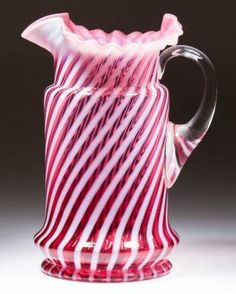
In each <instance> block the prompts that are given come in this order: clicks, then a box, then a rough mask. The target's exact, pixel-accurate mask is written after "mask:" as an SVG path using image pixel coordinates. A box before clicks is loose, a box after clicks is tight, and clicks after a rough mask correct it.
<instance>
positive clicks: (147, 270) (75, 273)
mask: <svg viewBox="0 0 236 294" xmlns="http://www.w3.org/2000/svg"><path fill="white" fill-rule="evenodd" d="M41 267H42V271H43V272H44V273H45V274H47V275H49V276H52V277H56V278H61V279H67V280H72V281H84V282H131V281H140V280H148V279H153V278H158V277H162V276H164V275H166V274H168V273H169V272H170V270H171V268H172V264H171V262H170V261H169V260H167V259H164V260H161V261H159V262H158V263H157V264H155V265H154V266H146V267H143V268H142V269H138V268H137V267H136V268H135V267H131V268H129V269H128V270H126V271H125V270H123V269H122V267H120V269H119V268H117V267H116V268H115V269H113V270H112V271H108V270H107V269H105V268H104V267H101V268H99V267H98V268H97V270H91V269H90V268H89V266H86V267H85V266H84V267H82V268H81V269H79V270H76V269H75V268H73V267H62V266H60V265H55V264H54V263H52V261H51V260H49V259H45V260H44V261H43V262H42V265H41Z"/></svg>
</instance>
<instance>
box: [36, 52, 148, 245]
mask: <svg viewBox="0 0 236 294" xmlns="http://www.w3.org/2000/svg"><path fill="white" fill-rule="evenodd" d="M141 59H142V57H140V59H138V58H137V60H136V62H134V63H133V65H132V67H131V68H132V69H133V68H135V67H136V66H137V64H138V63H139V62H140V61H141ZM123 63H124V62H122V64H121V65H120V67H122V66H123ZM144 65H145V63H144ZM137 82H138V81H135V83H134V86H133V87H131V88H130V89H129V91H128V93H126V94H125V95H127V96H129V95H134V94H133V93H134V91H135V86H136V84H137ZM121 86H122V85H121ZM101 91H102V90H101ZM97 93H98V95H96V94H97ZM96 94H94V95H96V96H95V97H97V96H99V95H101V93H100V91H98V92H96ZM127 100H128V99H127ZM109 125H110V124H109ZM115 135H116V134H115ZM98 137H100V136H98ZM93 143H94V142H93ZM78 144H80V141H78V142H77V144H76V146H74V150H76V148H78V146H77V145H78ZM91 145H92V144H91ZM92 146H94V144H93V145H92ZM64 148H66V146H65V147H64ZM94 149H95V148H93V150H94ZM59 152H61V153H62V154H63V152H64V151H63V150H59V151H58V153H59ZM59 160H60V158H58V157H56V158H55V161H59ZM71 160H72V156H71V155H69V158H68V159H67V161H66V164H67V167H68V166H69V164H70V163H71ZM67 167H65V166H63V167H62V169H61V178H62V177H63V175H64V174H65V172H66V171H67ZM78 168H79V167H78V166H77V165H76V167H75V168H74V171H78ZM59 184H60V183H59V182H58V181H57V182H56V183H55V186H54V189H53V192H52V196H51V197H50V202H49V209H48V213H47V216H46V221H45V223H44V226H43V228H42V229H41V230H40V231H39V233H38V234H37V235H36V236H35V238H37V236H38V235H39V234H40V233H41V232H42V231H43V230H44V229H45V227H46V226H47V224H48V220H49V216H50V213H51V207H52V203H53V201H54V197H55V195H54V194H55V192H56V189H55V187H57V188H58V186H59ZM68 189H69V187H68ZM62 201H63V200H62ZM53 216H55V214H54V215H53ZM47 232H48V230H47ZM47 232H46V233H45V234H47ZM45 234H43V235H42V236H41V238H40V239H39V241H38V242H37V243H40V242H41V240H42V239H43V238H44V236H45Z"/></svg>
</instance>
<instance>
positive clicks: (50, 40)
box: [23, 14, 209, 282]
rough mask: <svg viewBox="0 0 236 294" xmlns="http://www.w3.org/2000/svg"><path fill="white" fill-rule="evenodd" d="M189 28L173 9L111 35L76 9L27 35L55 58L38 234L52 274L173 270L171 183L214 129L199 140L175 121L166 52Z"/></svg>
mask: <svg viewBox="0 0 236 294" xmlns="http://www.w3.org/2000/svg"><path fill="white" fill-rule="evenodd" d="M158 34H159V35H158ZM180 34H182V29H181V25H180V24H179V23H178V21H177V19H176V18H175V17H174V16H172V15H165V17H164V19H163V23H162V28H161V31H160V32H151V33H146V34H141V33H138V32H136V33H132V34H130V35H124V34H123V33H121V32H119V31H114V32H113V33H111V34H109V37H108V34H106V33H104V32H103V31H101V30H94V31H88V30H87V29H85V28H84V27H81V26H77V25H75V24H74V23H73V22H72V21H71V20H70V19H69V15H68V14H57V15H52V16H48V17H45V18H42V19H40V20H38V21H36V22H35V23H33V24H32V25H31V26H30V27H29V28H27V30H26V31H25V32H24V33H23V37H25V38H27V39H29V40H31V41H33V42H35V43H37V44H38V45H40V46H43V47H44V48H46V49H47V50H49V51H50V52H51V53H52V54H53V56H54V62H55V78H54V83H53V84H52V85H50V86H48V87H47V88H46V90H45V95H44V114H45V187H46V217H45V222H44V225H43V227H42V228H41V230H40V231H39V232H38V233H37V234H36V235H35V237H34V242H35V243H36V245H37V246H38V247H39V248H40V249H41V251H42V252H43V254H44V255H45V257H46V259H45V261H44V262H43V263H42V269H43V271H44V272H45V273H47V274H49V275H52V276H56V277H62V278H66V279H74V280H88V281H106V282H109V281H132V280H140V279H148V278H152V277H158V276H162V275H164V274H166V273H168V272H169V271H170V269H171V263H170V261H168V260H167V256H168V255H169V253H170V252H171V250H172V248H173V247H175V246H176V245H177V243H178V241H179V238H178V236H177V234H176V233H175V231H174V230H173V229H172V228H171V226H170V224H169V221H168V209H167V208H168V200H167V190H168V188H169V187H170V186H171V185H172V184H173V182H174V181H175V179H176V177H177V175H178V173H179V171H180V169H181V167H182V166H183V164H184V163H185V161H186V159H187V158H188V156H189V155H190V153H191V152H192V150H193V149H194V148H195V147H196V145H197V144H198V142H199V141H200V139H201V138H202V137H203V135H204V133H205V130H206V127H205V129H204V128H202V129H201V132H199V133H198V134H197V136H195V135H194V133H193V131H192V132H191V134H192V137H190V136H188V133H187V131H186V130H187V126H184V128H182V127H179V126H178V125H176V126H175V125H174V124H172V123H170V122H169V118H168V117H169V94H168V90H167V88H166V87H165V86H163V85H162V84H161V83H160V81H159V80H160V74H161V70H162V68H161V64H160V60H159V52H160V50H162V49H164V47H165V46H166V45H175V44H176V43H177V40H178V36H179V35H180ZM133 40H135V42H134V41H133ZM157 45H158V46H157ZM195 121H196V118H195ZM208 125H209V119H208ZM205 126H207V123H205ZM207 127H208V126H207Z"/></svg>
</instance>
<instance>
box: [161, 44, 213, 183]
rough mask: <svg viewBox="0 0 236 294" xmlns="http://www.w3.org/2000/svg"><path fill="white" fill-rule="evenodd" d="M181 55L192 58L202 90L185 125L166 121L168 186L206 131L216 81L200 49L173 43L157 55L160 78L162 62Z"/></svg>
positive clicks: (211, 66)
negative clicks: (202, 79) (199, 69)
mask: <svg viewBox="0 0 236 294" xmlns="http://www.w3.org/2000/svg"><path fill="white" fill-rule="evenodd" d="M178 56H183V57H186V58H189V59H191V60H193V61H195V62H196V63H197V64H198V65H199V67H200V68H201V71H202V73H203V76H204V85H205V86H204V92H203V96H202V100H201V103H200V106H199V108H198V110H197V112H196V114H195V115H194V116H193V118H192V119H190V121H188V122H187V123H185V124H174V123H172V122H168V127H167V136H166V179H167V187H168V188H169V187H171V186H172V185H173V184H174V182H175V180H176V179H177V177H178V175H179V173H180V171H181V168H182V167H183V165H184V164H185V162H186V160H187V159H188V157H189V156H190V154H191V153H192V151H193V150H194V149H195V148H196V146H197V145H198V143H199V142H200V141H201V140H202V138H203V137H204V135H205V133H206V131H207V130H208V128H209V126H210V124H211V121H212V118H213V115H214V112H215V107H216V100H217V80H216V75H215V70H214V67H213V64H212V63H211V61H210V59H209V58H208V57H207V56H206V55H205V54H204V53H203V52H201V51H200V50H198V49H196V48H193V47H190V46H185V45H177V46H173V47H170V48H167V49H166V50H164V51H163V52H162V53H161V55H160V60H159V62H160V70H161V71H160V78H161V77H162V75H163V73H164V70H165V67H166V64H167V63H168V61H169V60H171V59H172V58H174V57H178Z"/></svg>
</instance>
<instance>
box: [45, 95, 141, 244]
mask: <svg viewBox="0 0 236 294" xmlns="http://www.w3.org/2000/svg"><path fill="white" fill-rule="evenodd" d="M144 94H145V93H144ZM143 98H144V95H143V96H141V97H139V103H137V105H135V106H136V107H134V109H132V112H131V114H129V115H127V117H126V118H125V120H124V121H123V122H122V124H121V126H120V127H119V133H120V134H121V133H122V132H123V131H124V130H125V128H126V127H127V124H129V122H130V120H131V119H132V116H131V115H132V113H133V112H135V111H137V109H138V107H139V106H140V105H141V103H142V102H143V101H142V99H143ZM120 114H121V113H119V115H120ZM109 126H110V124H109ZM117 131H118V129H117ZM117 131H116V133H115V135H113V136H112V138H111V139H110V141H109V142H107V144H106V146H105V147H104V148H103V149H102V151H101V152H100V154H99V156H97V157H96V158H95V160H94V161H93V163H92V164H91V165H90V167H89V168H88V169H87V170H86V172H85V174H84V175H83V177H82V178H81V179H80V182H79V183H78V184H77V186H76V188H75V190H74V191H73V193H72V195H71V197H70V200H69V201H68V203H67V206H66V208H65V209H64V211H63V215H62V218H61V220H60V223H59V225H58V227H57V229H56V231H55V232H54V234H53V236H52V237H53V238H54V239H55V238H56V237H57V236H58V235H59V234H60V232H61V230H62V229H63V226H64V224H65V222H66V220H67V218H68V217H69V215H70V212H71V209H72V207H73V205H74V203H75V201H76V199H77V197H78V194H79V193H80V192H81V190H82V189H83V185H81V184H80V183H81V182H86V181H87V180H88V179H89V178H90V177H91V175H92V174H93V173H94V171H95V169H96V168H97V167H98V166H99V164H100V162H101V161H102V160H103V158H104V157H105V156H106V155H107V153H108V152H109V151H110V149H111V148H112V145H113V144H114V143H115V142H116V141H117V136H118V132H117ZM132 131H133V130H132ZM132 131H131V132H130V136H131V135H132V133H133V132H134V131H133V132H132ZM131 139H132V136H131V138H130V137H127V138H126V140H125V142H127V143H128V142H129V141H130V140H131ZM91 147H92V150H91V152H92V151H94V145H91ZM121 151H122V150H121V148H119V149H118V150H117V152H118V153H121ZM118 153H117V154H118ZM86 154H87V153H84V156H86ZM84 158H85V157H84ZM115 158H117V157H116V156H113V157H112V159H113V160H115ZM82 159H83V158H82ZM80 160H81V158H80ZM86 160H87V158H85V160H84V162H79V163H77V165H76V166H75V167H74V169H73V171H72V173H71V174H70V176H71V178H72V177H74V178H75V177H76V175H77V174H78V170H79V169H80V168H81V167H82V166H83V164H84V163H85V162H86ZM115 163H116V162H115ZM79 164H80V165H79ZM107 168H108V167H107V166H106V170H107ZM108 174H109V173H108ZM100 178H101V175H100ZM100 181H101V179H100V180H99V179H98V180H97V181H96V182H95V183H98V184H99V183H100ZM95 183H94V184H95ZM94 184H93V186H94ZM70 186H71V183H70V184H69V183H66V184H65V186H64V188H65V190H67V191H68V190H69V188H70ZM63 195H66V194H65V192H64V191H62V193H61V195H60V197H59V200H58V203H57V206H56V210H58V212H59V210H60V206H61V203H60V201H61V202H62V201H63V200H64V198H63V197H64V196H63ZM62 196H63V197H62ZM87 197H91V192H90V193H89V195H88V196H87ZM91 200H92V199H91ZM88 205H89V203H88ZM83 207H84V205H83ZM81 209H82V208H81ZM85 209H86V208H85ZM56 210H55V212H54V213H53V218H54V219H55V220H56V217H57V214H56ZM79 218H80V215H79V216H78V217H77V219H79ZM54 222H55V221H54ZM52 223H53V221H52V222H51V223H50V226H51V225H52ZM47 231H50V230H49V229H48V230H47ZM44 237H45V234H44ZM44 237H43V238H44ZM43 238H42V239H43ZM51 239H52V238H50V240H48V242H47V243H46V244H47V247H48V244H49V243H50V242H51ZM46 244H45V248H47V247H46Z"/></svg>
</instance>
